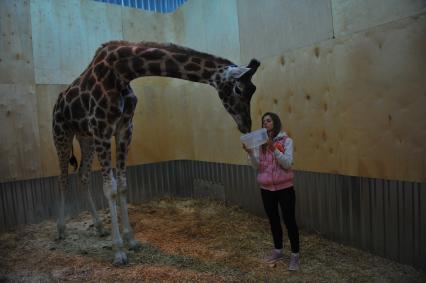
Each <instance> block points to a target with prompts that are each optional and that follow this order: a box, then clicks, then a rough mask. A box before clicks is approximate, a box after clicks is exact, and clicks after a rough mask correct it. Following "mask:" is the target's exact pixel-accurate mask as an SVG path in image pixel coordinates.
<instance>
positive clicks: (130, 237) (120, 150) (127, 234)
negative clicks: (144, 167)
mask: <svg viewBox="0 0 426 283" xmlns="http://www.w3.org/2000/svg"><path fill="white" fill-rule="evenodd" d="M131 137H132V126H131V125H130V126H129V127H128V128H127V129H126V130H124V131H122V132H121V134H119V135H117V137H116V138H117V148H116V152H117V154H116V156H117V179H118V194H119V198H120V209H121V221H122V224H123V229H124V230H123V238H124V240H125V241H126V242H127V244H128V246H129V249H130V250H134V251H140V249H141V244H140V243H139V242H138V241H137V240H135V238H134V234H133V231H132V227H131V226H130V222H129V213H128V208H127V178H126V158H127V152H128V146H129V144H130V140H131Z"/></svg>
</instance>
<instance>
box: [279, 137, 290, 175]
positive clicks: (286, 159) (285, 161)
mask: <svg viewBox="0 0 426 283" xmlns="http://www.w3.org/2000/svg"><path fill="white" fill-rule="evenodd" d="M274 156H275V158H276V160H277V161H278V163H279V164H280V165H281V166H282V167H283V168H284V169H290V168H291V166H292V165H293V140H292V139H291V138H287V139H286V140H285V142H284V152H281V151H280V150H279V149H277V148H275V150H274Z"/></svg>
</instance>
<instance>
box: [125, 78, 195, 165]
mask: <svg viewBox="0 0 426 283" xmlns="http://www.w3.org/2000/svg"><path fill="white" fill-rule="evenodd" d="M192 84H195V83H190V82H183V81H180V80H177V79H170V78H158V77H148V78H140V79H137V80H135V81H133V82H132V88H133V90H134V91H135V93H136V95H137V96H138V104H137V107H136V111H135V116H134V118H133V121H134V131H133V140H132V145H131V148H130V151H129V165H136V164H143V163H153V162H160V161H166V160H174V159H192V158H193V154H192V152H193V150H192V146H193V143H192V128H191V125H192V122H193V121H192V117H191V112H190V106H189V105H190V97H191V91H190V89H192Z"/></svg>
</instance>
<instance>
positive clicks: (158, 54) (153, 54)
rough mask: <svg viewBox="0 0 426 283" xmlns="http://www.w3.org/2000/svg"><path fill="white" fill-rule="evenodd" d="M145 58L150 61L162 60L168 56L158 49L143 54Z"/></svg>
mask: <svg viewBox="0 0 426 283" xmlns="http://www.w3.org/2000/svg"><path fill="white" fill-rule="evenodd" d="M142 55H143V56H144V58H146V60H148V61H154V60H160V59H161V58H163V56H165V55H166V54H165V53H164V52H162V51H160V50H158V49H153V50H149V51H145V52H144V53H143V54H142Z"/></svg>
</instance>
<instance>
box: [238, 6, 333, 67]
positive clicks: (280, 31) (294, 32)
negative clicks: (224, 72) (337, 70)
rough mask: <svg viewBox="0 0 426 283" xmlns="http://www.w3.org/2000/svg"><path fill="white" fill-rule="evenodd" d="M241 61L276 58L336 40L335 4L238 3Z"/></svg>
mask: <svg viewBox="0 0 426 283" xmlns="http://www.w3.org/2000/svg"><path fill="white" fill-rule="evenodd" d="M238 22H239V30H240V44H241V60H242V61H243V62H244V61H246V60H249V59H250V58H252V57H257V58H260V59H263V58H268V57H270V56H276V55H278V54H280V53H281V52H283V51H288V50H291V49H295V48H300V47H303V46H309V45H312V44H313V43H315V42H320V41H322V40H326V39H329V38H332V36H333V25H332V17H331V2H330V1H329V0H322V1H313V0H303V1H291V0H284V1H256V0H239V1H238Z"/></svg>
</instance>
